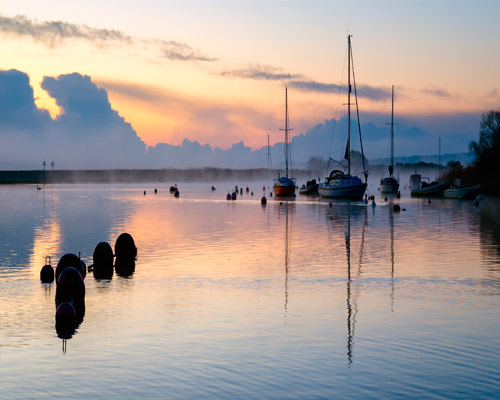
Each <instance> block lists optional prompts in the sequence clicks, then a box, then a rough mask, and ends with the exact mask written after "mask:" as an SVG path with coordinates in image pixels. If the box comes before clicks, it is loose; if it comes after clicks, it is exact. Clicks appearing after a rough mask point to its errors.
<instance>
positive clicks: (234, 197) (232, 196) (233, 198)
mask: <svg viewBox="0 0 500 400" xmlns="http://www.w3.org/2000/svg"><path fill="white" fill-rule="evenodd" d="M231 200H236V192H233V194H232V195H231Z"/></svg>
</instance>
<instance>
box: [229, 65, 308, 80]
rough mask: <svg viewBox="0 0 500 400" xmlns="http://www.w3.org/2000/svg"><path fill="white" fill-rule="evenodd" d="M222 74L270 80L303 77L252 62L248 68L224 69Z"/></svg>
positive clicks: (230, 76) (232, 76)
mask: <svg viewBox="0 0 500 400" xmlns="http://www.w3.org/2000/svg"><path fill="white" fill-rule="evenodd" d="M220 75H221V76H223V77H227V78H244V79H255V80H268V81H284V80H290V79H300V78H302V75H299V74H290V73H288V72H284V71H283V70H281V69H280V68H276V67H273V66H270V65H260V64H255V65H253V64H251V65H249V66H248V67H246V68H242V69H235V70H228V71H223V72H221V73H220Z"/></svg>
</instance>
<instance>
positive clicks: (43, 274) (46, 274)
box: [40, 256, 54, 283]
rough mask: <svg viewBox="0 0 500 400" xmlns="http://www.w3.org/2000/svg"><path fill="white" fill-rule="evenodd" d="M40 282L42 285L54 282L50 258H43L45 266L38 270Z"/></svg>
mask: <svg viewBox="0 0 500 400" xmlns="http://www.w3.org/2000/svg"><path fill="white" fill-rule="evenodd" d="M40 280H41V281H42V282H43V283H52V282H54V268H52V265H50V256H47V257H45V265H44V266H43V267H42V269H41V270H40Z"/></svg>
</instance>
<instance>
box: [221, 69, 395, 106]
mask: <svg viewBox="0 0 500 400" xmlns="http://www.w3.org/2000/svg"><path fill="white" fill-rule="evenodd" d="M220 76H222V77H227V78H242V79H254V80H267V81H283V82H284V83H285V84H286V85H288V86H289V87H291V88H292V87H293V88H295V89H298V90H301V91H303V92H317V93H336V92H338V91H339V90H341V89H345V86H341V85H338V84H335V83H323V82H317V81H313V80H308V79H307V78H306V77H305V76H304V75H302V74H292V73H289V72H286V71H283V70H282V69H280V68H277V67H273V66H270V65H260V64H255V65H249V66H248V67H246V68H241V69H234V70H225V71H223V72H221V73H220ZM357 89H358V95H359V96H360V97H364V98H368V99H371V100H375V101H379V100H386V99H389V98H390V97H391V90H390V89H389V88H383V87H374V86H369V85H359V86H358V87H357Z"/></svg>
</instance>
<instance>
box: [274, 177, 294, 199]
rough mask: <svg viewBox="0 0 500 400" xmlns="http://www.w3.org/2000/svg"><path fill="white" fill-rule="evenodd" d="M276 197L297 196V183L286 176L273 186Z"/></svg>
mask: <svg viewBox="0 0 500 400" xmlns="http://www.w3.org/2000/svg"><path fill="white" fill-rule="evenodd" d="M273 192H274V195H275V196H295V182H294V180H293V179H290V178H288V177H286V176H282V177H281V178H279V179H278V180H277V181H276V182H275V183H274V186H273Z"/></svg>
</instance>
